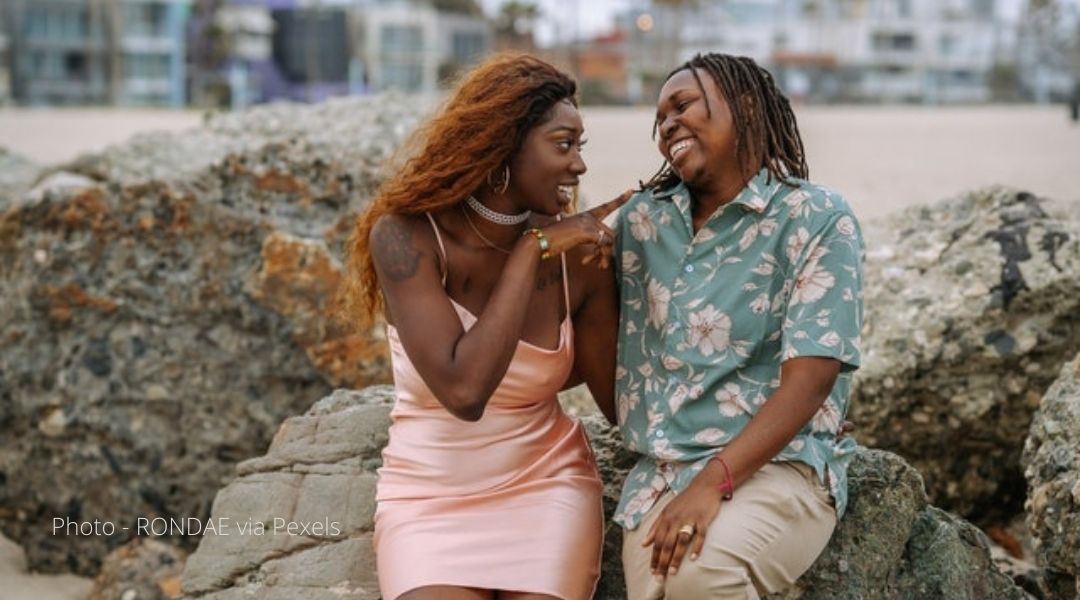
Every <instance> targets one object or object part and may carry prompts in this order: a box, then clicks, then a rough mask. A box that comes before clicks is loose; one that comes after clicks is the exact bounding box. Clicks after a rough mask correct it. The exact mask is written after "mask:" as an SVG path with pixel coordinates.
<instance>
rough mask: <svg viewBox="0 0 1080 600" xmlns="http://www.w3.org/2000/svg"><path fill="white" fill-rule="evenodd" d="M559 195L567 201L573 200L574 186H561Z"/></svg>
mask: <svg viewBox="0 0 1080 600" xmlns="http://www.w3.org/2000/svg"><path fill="white" fill-rule="evenodd" d="M559 194H560V195H561V196H562V197H563V198H566V199H570V198H573V197H574V186H571V185H560V186H559Z"/></svg>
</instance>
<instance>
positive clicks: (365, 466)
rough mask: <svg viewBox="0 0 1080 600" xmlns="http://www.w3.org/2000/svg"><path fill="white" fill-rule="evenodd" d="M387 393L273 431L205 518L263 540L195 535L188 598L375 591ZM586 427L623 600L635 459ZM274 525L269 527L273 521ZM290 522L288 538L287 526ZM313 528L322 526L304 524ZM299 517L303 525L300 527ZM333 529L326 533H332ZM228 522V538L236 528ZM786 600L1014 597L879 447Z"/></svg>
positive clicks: (610, 585)
mask: <svg viewBox="0 0 1080 600" xmlns="http://www.w3.org/2000/svg"><path fill="white" fill-rule="evenodd" d="M391 398H392V390H391V389H390V388H388V387H381V388H369V389H367V390H364V391H362V392H347V391H344V390H338V391H336V392H335V393H334V394H333V395H332V396H330V397H328V398H326V399H324V400H322V401H320V402H319V403H318V404H316V405H315V406H314V407H313V408H312V409H311V410H310V411H308V413H307V414H305V415H303V416H301V417H294V418H291V419H289V420H287V421H286V422H285V424H283V425H282V427H281V430H280V431H279V432H278V435H277V436H276V437H275V439H274V442H273V444H272V445H271V448H270V450H269V452H268V453H267V455H266V456H265V457H262V458H259V459H253V460H249V461H246V462H244V463H241V464H240V466H239V467H238V477H237V479H236V480H234V481H233V482H232V483H230V484H229V485H228V486H227V487H226V488H225V489H223V490H222V491H221V492H220V493H219V494H218V498H217V500H216V501H215V502H214V509H213V512H212V515H211V518H212V519H215V520H216V519H223V520H225V521H226V522H239V523H244V522H260V523H265V524H266V530H265V532H264V534H262V535H254V534H249V535H229V536H222V535H210V534H207V535H206V536H204V538H203V541H202V543H201V544H200V546H199V548H198V550H197V551H196V552H195V553H194V554H193V555H192V556H191V558H190V559H189V560H188V563H187V567H186V568H185V571H184V575H183V590H184V592H185V594H186V595H187V597H189V598H205V599H212V600H231V599H233V598H255V597H257V598H298V597H304V598H316V599H318V598H349V599H355V600H368V599H370V600H375V599H376V598H378V597H379V594H378V586H377V582H376V580H375V577H374V556H373V552H372V548H371V531H372V528H373V525H372V516H373V514H374V502H373V499H372V494H373V489H374V481H375V478H374V473H373V471H374V469H375V468H376V467H377V466H378V464H379V451H380V449H381V447H382V445H383V444H385V442H386V439H387V438H386V427H387V425H388V423H389V420H388V414H389V410H390V402H391ZM583 420H584V422H585V425H586V428H587V431H588V433H589V437H590V438H591V440H592V444H593V448H594V450H595V452H596V456H597V461H598V463H599V465H600V470H601V475H602V477H603V478H604V484H605V489H604V508H605V513H606V515H607V516H608V521H607V523H608V526H607V531H606V532H605V546H604V564H603V569H602V573H603V575H602V579H601V581H600V585H599V586H598V590H597V594H596V598H598V599H602V600H621V599H622V598H625V588H624V586H623V582H622V566H621V562H620V559H619V555H620V547H621V544H622V532H621V530H620V529H619V528H618V527H617V526H615V525H614V524H612V523H611V521H610V515H611V513H612V511H613V510H614V508H615V503H616V501H617V499H618V495H619V488H620V486H621V482H622V480H623V478H624V477H625V475H626V472H627V471H628V470H629V468H630V466H632V462H633V458H632V456H631V455H630V454H629V453H628V452H627V451H625V450H624V449H623V448H622V446H621V443H620V440H619V436H618V433H617V431H616V430H615V429H613V428H611V427H609V426H608V425H607V424H606V423H605V422H604V421H603V418H602V417H599V416H596V415H591V416H587V417H584V419H583ZM275 522H276V523H278V528H277V530H276V531H275V532H274V533H271V528H272V524H274V523H275ZM289 523H294V524H296V525H295V527H294V528H295V529H296V531H294V532H293V533H294V535H290V534H289V532H288V531H286V528H287V524H289ZM313 523H327V524H329V525H328V526H327V527H326V528H325V529H324V530H323V531H314V530H313V528H312V525H311V524H313ZM303 524H308V529H309V531H308V532H306V533H305V532H301V531H299V528H300V527H302V526H303ZM335 524H336V527H337V529H336V530H331V526H334V525H335ZM235 531H236V530H235V529H233V532H234V533H235ZM783 597H785V598H798V597H801V598H821V599H825V598H830V599H832V598H851V599H855V598H859V599H878V598H880V599H882V600H884V599H890V600H892V599H896V598H900V599H911V600H916V599H924V598H950V599H951V598H958V599H966V598H970V599H976V598H978V599H998V598H1000V599H1006V598H1009V599H1012V598H1022V597H1023V594H1022V592H1021V591H1020V589H1019V588H1017V587H1016V586H1014V585H1013V583H1012V581H1011V580H1010V579H1009V578H1008V577H1006V576H1005V575H1003V574H1001V573H1000V572H999V571H998V570H997V568H996V567H995V566H994V565H993V563H992V562H991V560H990V553H989V549H988V546H987V540H986V538H985V536H984V535H983V534H982V533H981V532H980V531H979V530H978V529H976V528H975V527H973V526H972V525H970V524H968V523H966V522H964V521H963V520H961V519H959V518H957V517H955V516H953V515H950V514H948V513H945V512H943V511H940V510H938V509H936V508H933V507H932V506H929V505H928V503H927V498H926V493H925V491H924V488H923V485H922V479H921V478H920V476H919V474H918V473H917V472H916V471H915V470H914V469H912V468H911V467H910V466H909V465H907V464H906V463H905V462H904V461H903V460H901V459H900V458H899V457H897V456H896V455H894V454H890V453H888V452H880V451H872V450H865V449H864V450H860V451H859V455H858V457H857V458H856V460H855V463H854V465H853V467H852V470H851V502H850V508H849V510H848V513H847V516H846V517H845V518H844V520H843V521H842V522H841V524H840V526H839V527H838V529H837V531H836V533H835V534H834V535H833V539H832V541H831V542H830V543H829V547H828V548H827V549H826V551H825V553H824V554H823V555H822V556H821V558H820V559H819V560H818V561H817V563H815V565H814V566H813V568H812V569H811V570H810V572H808V573H807V574H806V575H805V576H804V577H803V578H802V579H801V580H800V581H799V582H798V587H797V589H794V590H792V591H791V592H790V593H789V594H787V595H785V596H783Z"/></svg>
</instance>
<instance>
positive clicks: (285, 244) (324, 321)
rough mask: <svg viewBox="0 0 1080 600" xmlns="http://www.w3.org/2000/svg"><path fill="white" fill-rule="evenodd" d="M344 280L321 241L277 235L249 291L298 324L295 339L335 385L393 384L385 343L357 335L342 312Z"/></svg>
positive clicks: (268, 239) (270, 238)
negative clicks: (339, 308)
mask: <svg viewBox="0 0 1080 600" xmlns="http://www.w3.org/2000/svg"><path fill="white" fill-rule="evenodd" d="M341 277H342V273H341V266H340V265H339V264H338V263H337V261H336V260H335V259H334V258H333V257H332V256H331V254H330V252H329V250H328V249H327V248H326V245H325V244H323V243H322V242H321V241H315V240H304V239H300V238H296V237H293V236H291V235H288V234H285V233H281V232H275V233H272V234H270V235H268V236H267V237H266V239H265V240H264V241H263V248H262V265H261V268H260V269H259V271H258V272H256V273H255V274H254V275H253V276H252V278H251V279H250V280H249V282H248V291H249V293H250V294H251V296H252V297H253V298H254V299H255V300H256V301H258V302H259V303H260V304H262V305H264V306H266V307H267V308H270V309H272V310H274V311H275V312H277V313H279V314H281V315H283V316H285V317H287V318H288V319H289V320H290V321H291V322H292V325H293V339H294V340H295V341H296V343H298V344H299V345H300V346H302V347H303V348H304V350H305V351H306V353H307V355H308V358H309V359H310V360H311V362H312V364H313V365H314V366H315V368H317V369H318V370H319V371H320V372H322V373H323V374H324V375H325V376H326V377H327V379H328V380H329V381H331V382H332V383H333V384H334V385H347V386H350V387H363V386H365V385H369V384H371V383H384V382H386V381H389V379H390V377H389V373H388V372H387V370H386V365H387V361H386V360H385V357H386V355H387V351H386V343H385V340H382V339H380V338H379V337H378V336H376V335H374V334H373V333H370V332H368V333H355V332H353V331H351V330H350V328H349V327H348V326H347V324H346V323H344V322H343V321H341V319H340V318H339V317H338V315H337V314H336V310H335V306H334V299H335V297H336V294H337V290H338V286H339V285H340V284H341Z"/></svg>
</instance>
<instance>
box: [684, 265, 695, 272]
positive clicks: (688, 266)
mask: <svg viewBox="0 0 1080 600" xmlns="http://www.w3.org/2000/svg"><path fill="white" fill-rule="evenodd" d="M685 270H686V272H687V273H693V272H694V265H686V269H685Z"/></svg>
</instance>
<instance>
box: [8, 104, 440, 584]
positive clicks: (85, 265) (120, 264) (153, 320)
mask: <svg viewBox="0 0 1080 600" xmlns="http://www.w3.org/2000/svg"><path fill="white" fill-rule="evenodd" d="M420 114H421V113H420V108H419V107H418V106H416V105H415V104H414V103H413V102H412V101H409V100H407V99H404V98H400V97H379V98H365V99H346V100H338V101H333V102H328V103H325V104H322V105H319V106H315V107H299V106H291V105H278V106H268V107H260V108H257V109H253V110H251V111H248V112H245V113H240V114H230V115H224V116H218V117H213V118H211V119H210V120H209V121H208V123H207V124H206V125H205V126H204V127H202V128H199V129H196V130H193V131H189V132H184V133H178V134H177V133H157V134H149V135H143V136H139V137H136V138H134V139H133V140H132V141H131V142H128V143H125V144H121V145H118V146H114V147H111V148H109V149H106V150H105V151H103V152H102V153H100V154H95V155H91V156H86V157H83V158H81V159H79V160H76V161H74V162H73V163H71V164H68V165H65V166H64V167H63V168H62V169H60V170H56V171H54V172H52V173H51V174H50V175H48V176H47V177H44V178H42V179H41V181H40V183H38V184H37V186H36V187H35V188H34V189H33V190H31V191H28V192H27V193H25V194H23V195H22V196H21V197H19V198H17V199H15V200H14V201H13V202H12V203H11V205H10V206H8V207H7V209H6V211H4V212H2V213H0V232H2V235H0V288H2V289H4V298H5V301H4V302H0V381H3V385H0V482H3V484H2V485H0V506H2V507H4V509H3V510H0V528H2V530H3V532H4V533H5V534H6V535H8V536H9V537H11V538H12V539H14V540H15V541H17V542H19V543H20V544H22V545H23V546H24V547H25V548H26V550H27V553H28V558H29V561H30V564H31V567H32V568H34V569H36V570H43V571H60V570H63V571H75V572H78V573H82V574H93V573H96V571H97V566H98V564H99V563H100V561H101V559H102V558H103V557H104V556H105V554H106V553H107V552H108V551H109V549H110V548H113V547H116V546H118V545H120V544H122V543H123V542H125V541H126V540H127V539H129V538H130V537H131V535H133V534H134V533H135V532H136V531H137V527H138V525H139V520H140V519H151V518H154V517H164V518H185V517H205V516H206V514H207V513H208V512H209V509H210V501H211V499H212V498H213V494H214V492H215V490H217V489H218V488H219V487H220V486H221V484H222V483H223V481H224V480H227V479H228V478H229V477H230V476H231V473H232V471H233V469H234V466H235V464H236V463H237V462H238V461H240V460H243V459H246V458H249V457H252V456H255V455H257V454H258V453H260V452H263V451H265V448H266V444H267V443H268V441H269V440H270V438H271V436H272V435H273V432H274V431H275V430H276V429H277V427H278V425H279V424H280V422H281V421H282V420H283V419H284V418H285V417H286V416H288V415H293V414H297V413H300V412H302V411H303V410H304V409H305V408H306V407H307V406H309V405H310V404H311V402H312V401H313V400H315V399H317V398H320V397H322V396H324V395H325V394H327V393H328V392H329V391H330V390H331V389H332V388H333V387H335V386H356V387H362V386H365V385H368V384H371V383H376V382H384V381H388V380H389V374H388V371H387V366H388V365H387V362H386V359H385V356H384V339H383V338H382V336H381V334H380V333H379V332H378V331H373V332H371V333H370V334H366V335H356V334H352V333H350V332H349V329H348V328H347V327H345V326H344V324H343V323H342V322H341V321H339V320H338V318H337V317H336V316H335V313H334V306H333V305H332V302H331V300H332V298H333V295H334V293H335V291H336V289H337V286H338V283H339V280H340V277H341V266H340V258H341V250H342V245H343V242H344V238H345V236H346V235H347V234H348V232H349V230H350V227H351V223H352V220H353V219H354V217H355V215H356V214H357V212H358V210H359V209H360V208H361V207H362V206H363V205H364V204H365V203H366V202H367V201H368V199H369V198H370V196H371V194H372V193H373V191H374V188H375V185H376V184H377V181H378V178H379V176H380V175H379V165H380V164H381V163H383V162H384V161H385V160H386V158H387V157H388V156H389V155H390V154H391V152H392V151H393V150H394V149H395V148H396V147H397V146H398V145H399V144H400V142H401V139H402V137H403V136H404V135H405V133H406V132H407V131H408V130H409V129H410V128H411V127H412V125H413V124H414V123H415V122H416V121H417V119H418V118H419V115H420ZM95 520H96V521H98V523H99V524H101V525H103V524H104V523H111V524H112V525H113V527H112V529H111V530H110V532H109V533H104V534H102V533H101V531H102V530H101V528H100V527H99V528H98V531H97V532H95V533H94V534H92V535H84V534H82V533H78V531H79V530H78V527H80V526H83V524H89V526H90V527H91V528H92V527H94V521H95ZM55 523H60V524H62V525H63V526H62V527H60V528H59V529H58V530H56V531H54V529H53V526H54V524H55ZM69 524H75V525H76V528H71V527H70V525H69ZM124 527H127V528H128V529H127V530H126V531H125V530H123V528H124ZM82 531H87V529H86V528H85V527H84V529H82ZM172 537H175V538H176V539H175V540H174V541H176V542H178V543H181V544H187V545H188V546H189V547H191V546H193V545H194V543H195V542H196V541H197V537H195V536H187V535H185V534H176V535H175V536H172Z"/></svg>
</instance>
